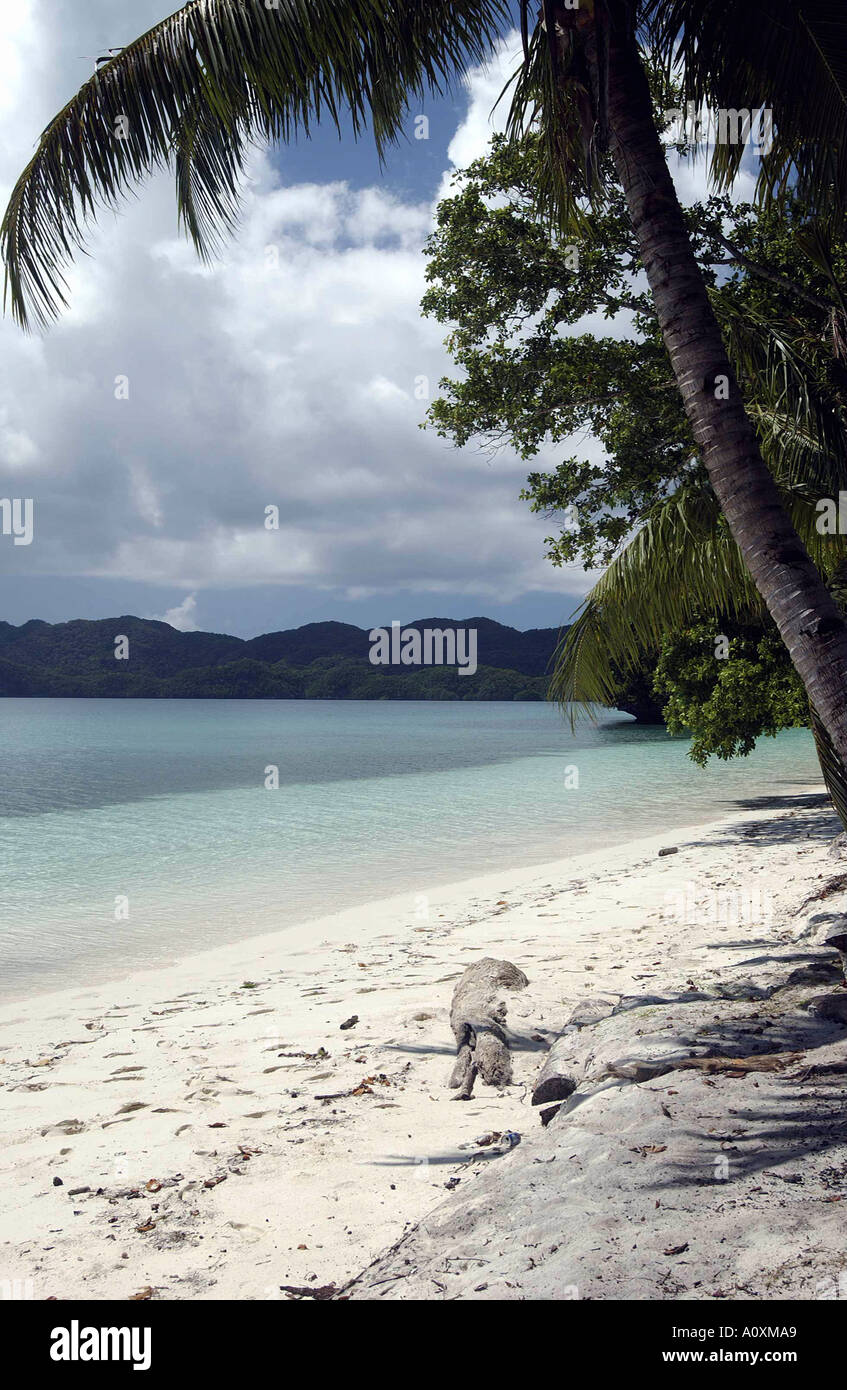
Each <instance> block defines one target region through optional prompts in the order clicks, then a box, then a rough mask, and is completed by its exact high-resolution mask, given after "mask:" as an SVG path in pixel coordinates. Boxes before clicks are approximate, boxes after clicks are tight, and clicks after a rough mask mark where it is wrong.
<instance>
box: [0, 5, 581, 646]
mask: <svg viewBox="0 0 847 1390" xmlns="http://www.w3.org/2000/svg"><path fill="white" fill-rule="evenodd" d="M164 13H166V6H165V5H164V4H163V3H162V0H74V3H73V4H72V5H66V6H61V7H59V8H58V9H55V8H53V7H47V6H44V5H43V4H37V3H36V0H18V3H16V4H15V5H14V6H11V5H10V6H5V7H4V9H3V15H2V19H0V122H2V126H0V128H2V141H0V147H1V149H0V196H1V197H2V198H3V202H4V205H5V201H6V199H7V197H8V194H9V191H10V189H11V186H12V184H13V182H14V180H15V177H16V176H17V174H18V173H19V171H20V169H21V168H22V167H23V166H24V164H25V163H26V162H27V160H28V158H29V157H30V155H31V152H32V148H33V145H34V142H35V140H36V138H37V136H38V133H39V132H40V130H41V129H42V128H43V126H44V125H45V124H46V123H47V121H48V120H49V119H50V117H51V116H52V115H53V114H54V113H55V111H56V110H57V109H58V108H59V107H60V106H61V105H62V103H63V102H64V101H66V100H67V99H68V97H69V96H70V95H71V94H72V93H73V92H74V91H75V90H76V89H77V87H78V86H79V85H80V84H81V83H82V82H83V81H85V80H86V78H87V77H88V76H89V75H90V73H91V71H92V69H93V66H94V61H95V59H96V58H97V56H98V55H100V54H101V53H103V52H104V51H105V50H106V49H107V48H110V47H114V46H117V45H120V44H122V43H123V42H125V41H127V40H129V39H131V38H133V37H135V36H136V35H137V34H138V33H139V32H141V31H142V30H143V29H144V28H145V27H148V26H149V25H150V24H152V23H154V22H155V21H156V20H157V19H159V18H161V17H162V16H163V14H164ZM517 51H518V50H517V42H516V36H514V35H512V36H510V37H509V39H507V40H506V42H505V43H504V45H503V49H502V51H501V52H500V53H499V54H498V55H497V57H496V59H495V61H494V62H493V63H492V65H491V67H490V68H489V69H488V70H485V71H482V70H481V71H478V72H474V73H473V74H471V75H470V77H469V79H468V81H467V84H466V86H465V88H464V89H462V90H460V91H457V92H456V93H455V94H454V95H453V97H452V98H450V99H446V100H443V101H440V102H438V103H429V104H427V105H426V106H424V108H423V112H422V113H423V114H426V115H427V116H428V117H429V121H430V129H429V135H430V138H429V139H428V140H416V139H414V138H413V134H414V127H413V124H412V123H411V122H410V131H409V135H410V139H409V140H408V142H406V143H403V144H401V146H400V147H399V148H398V149H397V150H396V152H395V153H394V154H392V155H391V156H390V158H389V162H388V165H387V167H386V168H385V169H383V170H380V168H379V165H378V162H377V159H376V156H375V154H374V151H373V149H372V147H371V146H370V145H369V144H362V145H358V146H357V145H356V144H355V143H354V142H353V141H352V140H350V139H347V140H343V141H339V139H338V137H337V135H336V134H335V133H334V132H333V131H329V130H327V131H325V132H324V131H321V132H318V133H317V136H316V138H315V139H313V140H312V141H309V142H302V143H301V144H299V145H298V146H296V147H294V148H288V147H281V148H278V149H275V150H273V151H271V152H269V153H267V154H262V155H259V156H257V157H256V159H255V162H254V164H253V165H252V167H251V170H250V175H251V180H252V181H251V183H250V185H249V191H248V195H247V198H246V202H245V208H244V218H243V225H242V228H241V230H240V233H239V235H238V237H237V239H236V240H235V241H234V242H233V243H232V245H231V247H230V248H229V249H228V251H227V253H226V256H225V258H224V259H223V260H222V261H221V262H220V263H219V264H217V265H215V266H214V267H213V268H211V269H208V268H204V267H202V266H201V264H200V263H199V262H198V260H197V259H196V257H195V255H194V252H193V251H192V249H191V247H190V246H189V245H188V243H186V242H185V241H184V240H182V239H180V237H179V235H178V233H177V229H176V210H175V199H174V194H173V189H172V186H171V183H170V180H169V179H168V178H167V177H166V176H164V175H163V176H161V177H159V178H157V179H155V180H154V181H152V182H151V183H149V184H147V185H146V186H145V187H144V189H143V190H142V191H141V193H140V195H139V197H138V198H137V200H135V201H133V202H132V203H131V204H130V205H129V207H128V209H127V211H126V212H125V213H124V214H123V215H122V216H120V217H112V216H111V215H106V216H103V217H102V219H101V222H100V225H99V227H98V230H97V232H96V233H95V234H94V235H93V237H92V240H91V245H90V249H91V253H92V254H91V256H90V258H88V259H85V258H83V259H81V260H80V261H79V262H78V263H77V265H76V267H75V268H74V270H73V272H72V274H71V286H72V303H71V308H70V310H69V311H68V312H66V313H65V314H64V316H63V317H62V318H61V320H60V321H59V322H58V324H57V325H56V326H55V327H54V328H52V329H51V330H50V332H49V333H48V334H46V335H43V336H34V337H27V336H25V335H24V334H23V333H22V332H21V331H20V330H19V329H18V328H17V327H16V326H15V325H14V324H13V323H12V321H11V319H10V318H8V317H7V318H6V319H5V320H3V321H2V323H0V379H2V382H3V390H2V397H0V496H8V497H32V498H33V499H34V504H35V538H34V541H33V543H32V545H30V546H14V545H12V544H11V543H10V538H9V537H0V593H2V602H0V617H2V618H4V619H5V620H6V621H10V622H14V623H20V622H23V621H25V620H27V619H28V618H32V617H39V618H44V619H47V620H49V621H61V620H64V619H67V618H72V617H90V618H95V617H108V616H116V615H119V614H123V613H136V614H140V615H142V616H147V617H151V616H156V617H165V618H166V619H167V620H168V621H170V622H173V623H174V624H175V625H176V626H181V627H184V628H191V627H200V628H204V629H209V630H215V631H224V632H234V633H238V634H240V635H243V636H251V635H253V634H255V633H258V632H263V631H269V630H274V629H279V628H286V627H293V626H296V625H298V624H299V623H302V622H308V621H313V620H318V619H324V618H334V619H338V620H342V621H348V622H355V623H359V624H360V625H362V626H366V627H369V626H371V625H374V624H377V623H382V622H384V621H389V620H391V619H400V620H408V619H411V618H415V617H424V616H431V615H438V616H447V617H456V618H462V617H466V616H472V615H476V614H484V615H487V616H490V617H495V618H498V619H500V620H501V621H503V622H509V623H513V624H514V625H515V626H518V627H521V628H527V627H532V626H548V625H557V624H559V623H560V622H563V621H566V620H567V619H568V618H569V616H570V615H571V613H572V611H573V609H574V607H575V605H576V603H577V602H578V601H579V598H580V597H581V595H582V594H583V593H584V592H585V589H586V588H587V587H588V583H589V581H588V580H586V578H585V576H583V574H582V573H581V572H580V571H579V570H576V569H574V570H571V571H568V572H563V571H561V570H556V569H554V568H553V567H552V566H551V565H550V564H549V562H548V561H547V560H546V559H545V556H544V544H543V541H544V536H545V535H546V534H547V533H548V532H549V530H550V523H549V522H548V521H546V520H544V519H543V518H538V517H534V516H533V515H532V514H531V513H530V511H529V508H528V506H527V504H526V503H523V502H521V501H519V496H518V495H519V492H520V489H521V487H522V485H523V483H524V481H525V477H526V472H527V468H526V465H524V464H521V462H520V461H519V460H518V459H517V458H516V457H515V456H513V455H511V454H509V453H507V452H504V453H500V454H499V455H498V456H497V457H496V458H493V459H492V458H491V457H490V456H489V455H488V454H485V453H482V452H480V451H478V450H475V449H473V448H469V449H466V450H462V451H459V450H456V449H453V448H451V447H450V446H449V444H448V443H447V442H446V441H444V440H441V439H439V438H437V436H436V435H435V434H434V433H433V432H432V431H426V432H424V431H422V430H421V429H419V423H420V421H421V419H422V417H423V414H424V412H425V408H426V403H425V402H424V401H421V400H420V399H416V394H415V383H416V380H417V379H419V378H420V377H426V378H428V380H429V382H430V383H431V384H432V387H433V388H435V387H436V385H437V382H438V379H439V377H440V376H442V375H443V374H445V373H446V372H449V370H450V362H449V358H448V357H447V355H446V353H445V351H444V349H443V346H442V341H441V340H442V337H443V332H444V330H443V329H442V328H441V327H440V326H439V325H438V324H437V323H435V322H433V321H431V320H424V319H422V317H421V315H420V311H419V302H420V298H421V294H422V291H423V288H424V267H425V261H424V257H423V255H422V252H421V248H422V245H423V242H424V239H425V237H426V235H427V233H428V231H429V229H430V226H431V223H432V216H433V208H434V206H435V203H436V202H437V199H438V196H439V194H440V193H443V192H444V190H445V189H446V186H447V181H448V179H449V175H450V171H451V170H452V169H453V168H455V167H457V166H458V167H461V166H463V165H464V164H466V163H467V162H468V161H469V160H470V159H472V158H475V157H476V156H477V155H478V154H480V153H482V152H483V150H484V148H485V146H486V144H487V141H488V138H489V135H490V133H491V129H492V123H491V109H492V106H493V104H494V101H495V99H496V97H497V95H498V94H499V92H500V90H501V88H502V85H503V80H504V75H505V74H506V73H507V72H509V71H511V68H512V65H513V60H514V57H515V55H516V54H517ZM414 114H417V113H412V115H413V116H414ZM118 378H125V379H126V388H125V389H123V390H122V389H121V388H120V386H118V389H117V392H116V380H117V379H118ZM564 452H567V451H564ZM555 461H556V456H555V455H553V454H552V453H551V454H550V455H548V456H546V458H545V457H544V456H542V459H541V463H542V464H544V463H548V464H551V465H552V464H553V463H554V462H555ZM269 506H275V507H278V508H279V529H278V530H276V531H274V530H267V529H266V528H265V526H264V520H265V509H266V508H267V507H269Z"/></svg>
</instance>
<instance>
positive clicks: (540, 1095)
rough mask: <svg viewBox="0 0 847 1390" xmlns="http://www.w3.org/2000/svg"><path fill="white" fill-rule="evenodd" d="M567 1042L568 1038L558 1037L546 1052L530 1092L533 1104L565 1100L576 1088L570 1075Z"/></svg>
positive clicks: (570, 1063)
mask: <svg viewBox="0 0 847 1390" xmlns="http://www.w3.org/2000/svg"><path fill="white" fill-rule="evenodd" d="M569 1043H570V1039H569V1038H558V1039H557V1041H556V1042H554V1044H553V1046H552V1047H551V1049H550V1051H549V1052H548V1053H547V1056H546V1058H545V1060H544V1065H543V1067H542V1068H541V1071H540V1072H539V1073H538V1080H537V1081H536V1083H535V1090H534V1091H533V1093H532V1103H533V1105H547V1104H549V1102H550V1101H554V1100H567V1098H568V1096H570V1095H572V1094H573V1092H574V1091H575V1090H576V1082H575V1080H574V1078H573V1077H572V1076H571V1065H572V1062H571V1049H570V1047H569ZM563 1054H564V1055H563Z"/></svg>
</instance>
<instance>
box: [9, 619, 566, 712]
mask: <svg viewBox="0 0 847 1390" xmlns="http://www.w3.org/2000/svg"><path fill="white" fill-rule="evenodd" d="M404 628H417V629H418V630H419V631H420V630H422V629H424V628H436V629H445V628H448V629H449V628H472V629H475V630H476V633H477V663H478V669H477V671H476V673H475V674H474V675H473V676H471V675H459V672H458V671H457V669H456V667H447V666H417V667H415V666H397V665H388V666H374V665H372V664H371V663H370V661H369V660H368V653H369V650H370V642H369V639H368V632H367V630H366V629H364V628H358V627H354V626H353V625H352V624H350V623H337V622H326V623H306V624H305V625H304V626H303V627H298V628H290V629H288V630H287V631H283V632H268V633H264V634H263V635H262V636H261V637H253V638H250V639H249V640H245V639H243V638H240V637H230V636H227V635H226V634H223V633H215V632H178V631H177V629H176V628H173V627H171V626H170V625H169V624H168V623H163V622H158V621H156V620H153V619H149V618H135V617H132V616H129V615H126V614H125V615H123V616H122V617H119V618H101V619H98V620H96V621H88V620H86V619H76V620H74V621H73V622H68V623H45V622H41V621H40V620H39V619H32V620H31V621H30V622H26V623H23V624H22V625H21V626H20V627H15V626H13V625H12V624H11V623H5V622H0V696H53V697H91V696H99V697H105V698H109V699H116V698H122V697H123V698H126V697H134V698H148V699H157V698H171V699H174V698H176V699H191V698H211V699H227V698H229V699H360V700H380V699H383V700H385V699H388V700H394V699H401V700H402V699H406V700H409V699H411V700H425V699H434V700H456V699H461V700H543V699H544V698H545V696H546V689H547V683H548V678H547V674H546V673H547V672H548V668H549V664H550V660H551V657H552V655H553V652H554V651H555V648H556V646H557V643H558V641H559V637H560V635H561V634H560V632H559V630H558V629H556V628H535V629H532V630H530V631H528V632H519V631H518V630H517V629H516V628H512V627H507V626H505V625H504V624H503V623H497V622H494V621H492V619H490V618H464V619H462V620H460V621H457V620H456V619H453V618H420V619H418V620H417V621H415V622H413V623H406V624H404ZM118 635H123V636H125V637H126V638H127V639H128V644H129V657H128V659H127V660H116V657H115V639H116V638H117V637H118Z"/></svg>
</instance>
